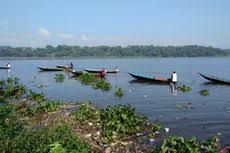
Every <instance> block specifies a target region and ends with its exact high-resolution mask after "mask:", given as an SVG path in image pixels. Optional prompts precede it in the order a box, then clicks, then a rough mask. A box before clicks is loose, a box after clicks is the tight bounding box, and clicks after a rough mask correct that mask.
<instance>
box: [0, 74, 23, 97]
mask: <svg viewBox="0 0 230 153" xmlns="http://www.w3.org/2000/svg"><path fill="white" fill-rule="evenodd" d="M18 81H19V79H18V78H7V79H6V80H1V81H0V99H2V100H3V99H4V100H6V99H10V98H18V97H20V96H22V95H23V94H25V92H26V87H25V86H24V85H22V84H20V83H19V82H18Z"/></svg>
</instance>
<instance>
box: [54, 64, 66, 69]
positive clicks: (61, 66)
mask: <svg viewBox="0 0 230 153" xmlns="http://www.w3.org/2000/svg"><path fill="white" fill-rule="evenodd" d="M56 67H57V68H59V69H66V68H67V67H66V66H63V65H56Z"/></svg>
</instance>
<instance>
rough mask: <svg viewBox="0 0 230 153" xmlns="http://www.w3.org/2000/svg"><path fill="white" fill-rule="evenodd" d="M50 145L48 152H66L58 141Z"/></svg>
mask: <svg viewBox="0 0 230 153" xmlns="http://www.w3.org/2000/svg"><path fill="white" fill-rule="evenodd" d="M50 147H51V150H50V153H65V152H66V150H65V148H63V147H62V145H61V144H60V143H58V142H55V143H53V144H51V145H50Z"/></svg>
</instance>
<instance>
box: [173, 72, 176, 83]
mask: <svg viewBox="0 0 230 153" xmlns="http://www.w3.org/2000/svg"><path fill="white" fill-rule="evenodd" d="M172 82H177V74H176V73H173V74H172Z"/></svg>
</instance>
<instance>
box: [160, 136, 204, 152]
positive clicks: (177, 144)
mask: <svg viewBox="0 0 230 153" xmlns="http://www.w3.org/2000/svg"><path fill="white" fill-rule="evenodd" d="M161 149H162V153H174V152H175V153H176V152H178V153H179V152H184V153H185V152H189V153H198V152H199V149H200V148H199V143H198V141H197V140H196V139H195V138H191V139H185V138H183V137H177V136H171V137H168V138H167V139H165V140H164V141H163V143H162V146H161Z"/></svg>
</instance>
